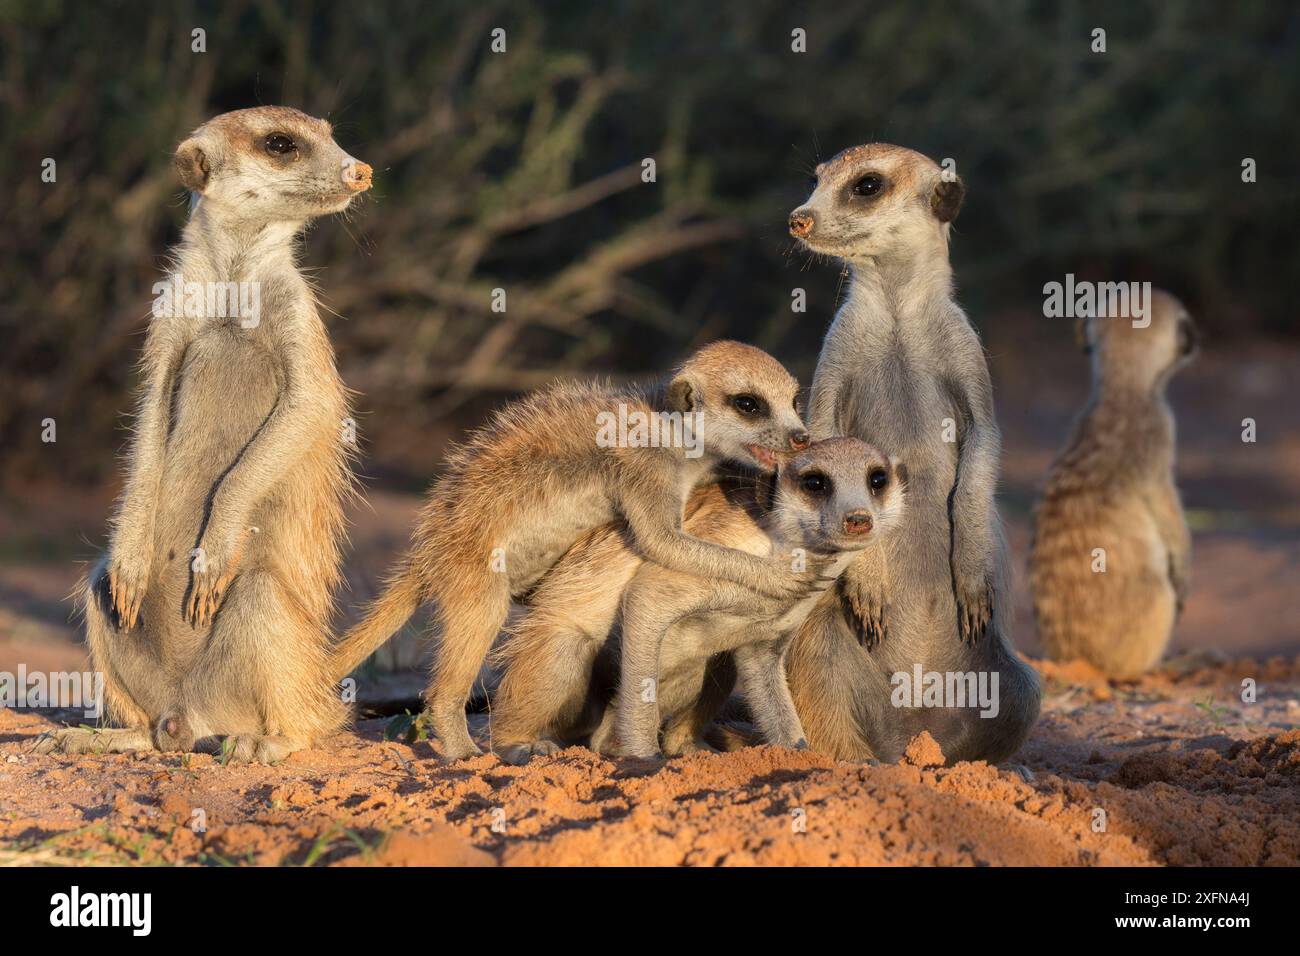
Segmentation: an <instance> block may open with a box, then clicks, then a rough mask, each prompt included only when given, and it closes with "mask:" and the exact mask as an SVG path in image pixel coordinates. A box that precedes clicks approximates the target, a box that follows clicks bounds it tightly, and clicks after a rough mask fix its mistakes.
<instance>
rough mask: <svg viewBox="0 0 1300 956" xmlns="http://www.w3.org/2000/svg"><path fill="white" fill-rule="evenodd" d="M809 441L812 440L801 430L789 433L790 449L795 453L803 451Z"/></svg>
mask: <svg viewBox="0 0 1300 956" xmlns="http://www.w3.org/2000/svg"><path fill="white" fill-rule="evenodd" d="M811 441H812V438H811V437H810V436H809V434H808V433H807V432H806V431H804V430H803V429H800V430H798V431H794V432H791V433H790V447H791V448H792V449H793V450H795V451H803V450H804V449H805V448H807V447H808V445H809V443H810V442H811Z"/></svg>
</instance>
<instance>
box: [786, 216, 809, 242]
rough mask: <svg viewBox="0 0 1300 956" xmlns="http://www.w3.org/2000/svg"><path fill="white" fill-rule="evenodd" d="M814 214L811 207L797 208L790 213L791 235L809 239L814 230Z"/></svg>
mask: <svg viewBox="0 0 1300 956" xmlns="http://www.w3.org/2000/svg"><path fill="white" fill-rule="evenodd" d="M812 227H813V214H812V210H810V209H796V210H795V211H794V212H792V213H790V235H792V236H794V237H795V238H796V239H807V238H808V235H809V233H811V232H812Z"/></svg>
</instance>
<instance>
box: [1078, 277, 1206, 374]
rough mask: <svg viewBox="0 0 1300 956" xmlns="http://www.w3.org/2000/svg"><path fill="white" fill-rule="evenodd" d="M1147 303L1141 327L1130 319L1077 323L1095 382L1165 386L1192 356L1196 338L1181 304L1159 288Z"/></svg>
mask: <svg viewBox="0 0 1300 956" xmlns="http://www.w3.org/2000/svg"><path fill="white" fill-rule="evenodd" d="M1150 298H1151V301H1150V302H1148V303H1147V306H1146V317H1147V318H1148V319H1149V321H1148V322H1146V323H1145V324H1142V323H1139V324H1137V325H1134V323H1133V321H1132V319H1133V317H1132V316H1129V315H1122V316H1114V317H1105V318H1088V319H1083V320H1081V321H1082V325H1081V329H1080V338H1081V339H1082V340H1083V348H1084V352H1085V353H1087V354H1089V355H1090V356H1091V358H1092V365H1093V375H1094V377H1096V378H1098V379H1103V380H1105V381H1106V382H1108V383H1114V384H1119V385H1130V386H1133V387H1135V388H1137V389H1139V390H1146V389H1148V388H1151V387H1153V386H1156V385H1161V384H1163V383H1164V382H1166V381H1167V380H1168V379H1169V377H1170V376H1171V375H1173V373H1174V372H1176V371H1177V370H1178V369H1180V368H1181V367H1182V366H1183V365H1185V364H1187V362H1188V360H1190V359H1191V357H1192V356H1193V355H1195V354H1196V349H1197V346H1198V344H1199V341H1200V334H1199V332H1198V331H1197V328H1196V323H1195V322H1194V321H1193V320H1192V317H1191V315H1189V314H1188V312H1187V309H1186V308H1185V307H1184V306H1183V304H1182V303H1181V302H1179V301H1178V300H1177V299H1176V298H1174V297H1173V296H1172V295H1170V294H1169V293H1168V292H1165V291H1164V290H1163V289H1153V290H1152V292H1151V297H1150Z"/></svg>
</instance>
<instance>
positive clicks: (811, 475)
mask: <svg viewBox="0 0 1300 956" xmlns="http://www.w3.org/2000/svg"><path fill="white" fill-rule="evenodd" d="M799 484H800V485H802V486H803V490H804V491H806V492H808V493H809V494H813V495H824V494H826V492H828V491H829V490H830V487H831V480H830V479H829V478H827V477H826V476H825V475H823V474H822V473H821V472H819V471H810V472H808V473H807V474H806V475H800V476H799Z"/></svg>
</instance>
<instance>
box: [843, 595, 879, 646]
mask: <svg viewBox="0 0 1300 956" xmlns="http://www.w3.org/2000/svg"><path fill="white" fill-rule="evenodd" d="M841 580H842V581H843V587H842V588H841V592H842V593H843V595H844V601H845V605H846V607H845V610H846V611H848V612H849V613H848V617H849V624H850V625H851V626H852V627H853V630H854V633H856V634H857V635H858V643H860V644H861V645H862V646H863V647H865V648H866V649H867V650H869V651H870V650H874V649H875V648H876V647H878V646H880V643H881V641H883V640H884V639H885V619H886V616H887V608H888V605H887V604H886V602H885V586H884V582H883V581H881V580H880V579H878V578H875V579H870V580H863V579H862V578H861V577H858V578H855V579H853V580H850V579H849V578H847V577H845V578H842V579H841Z"/></svg>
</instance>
